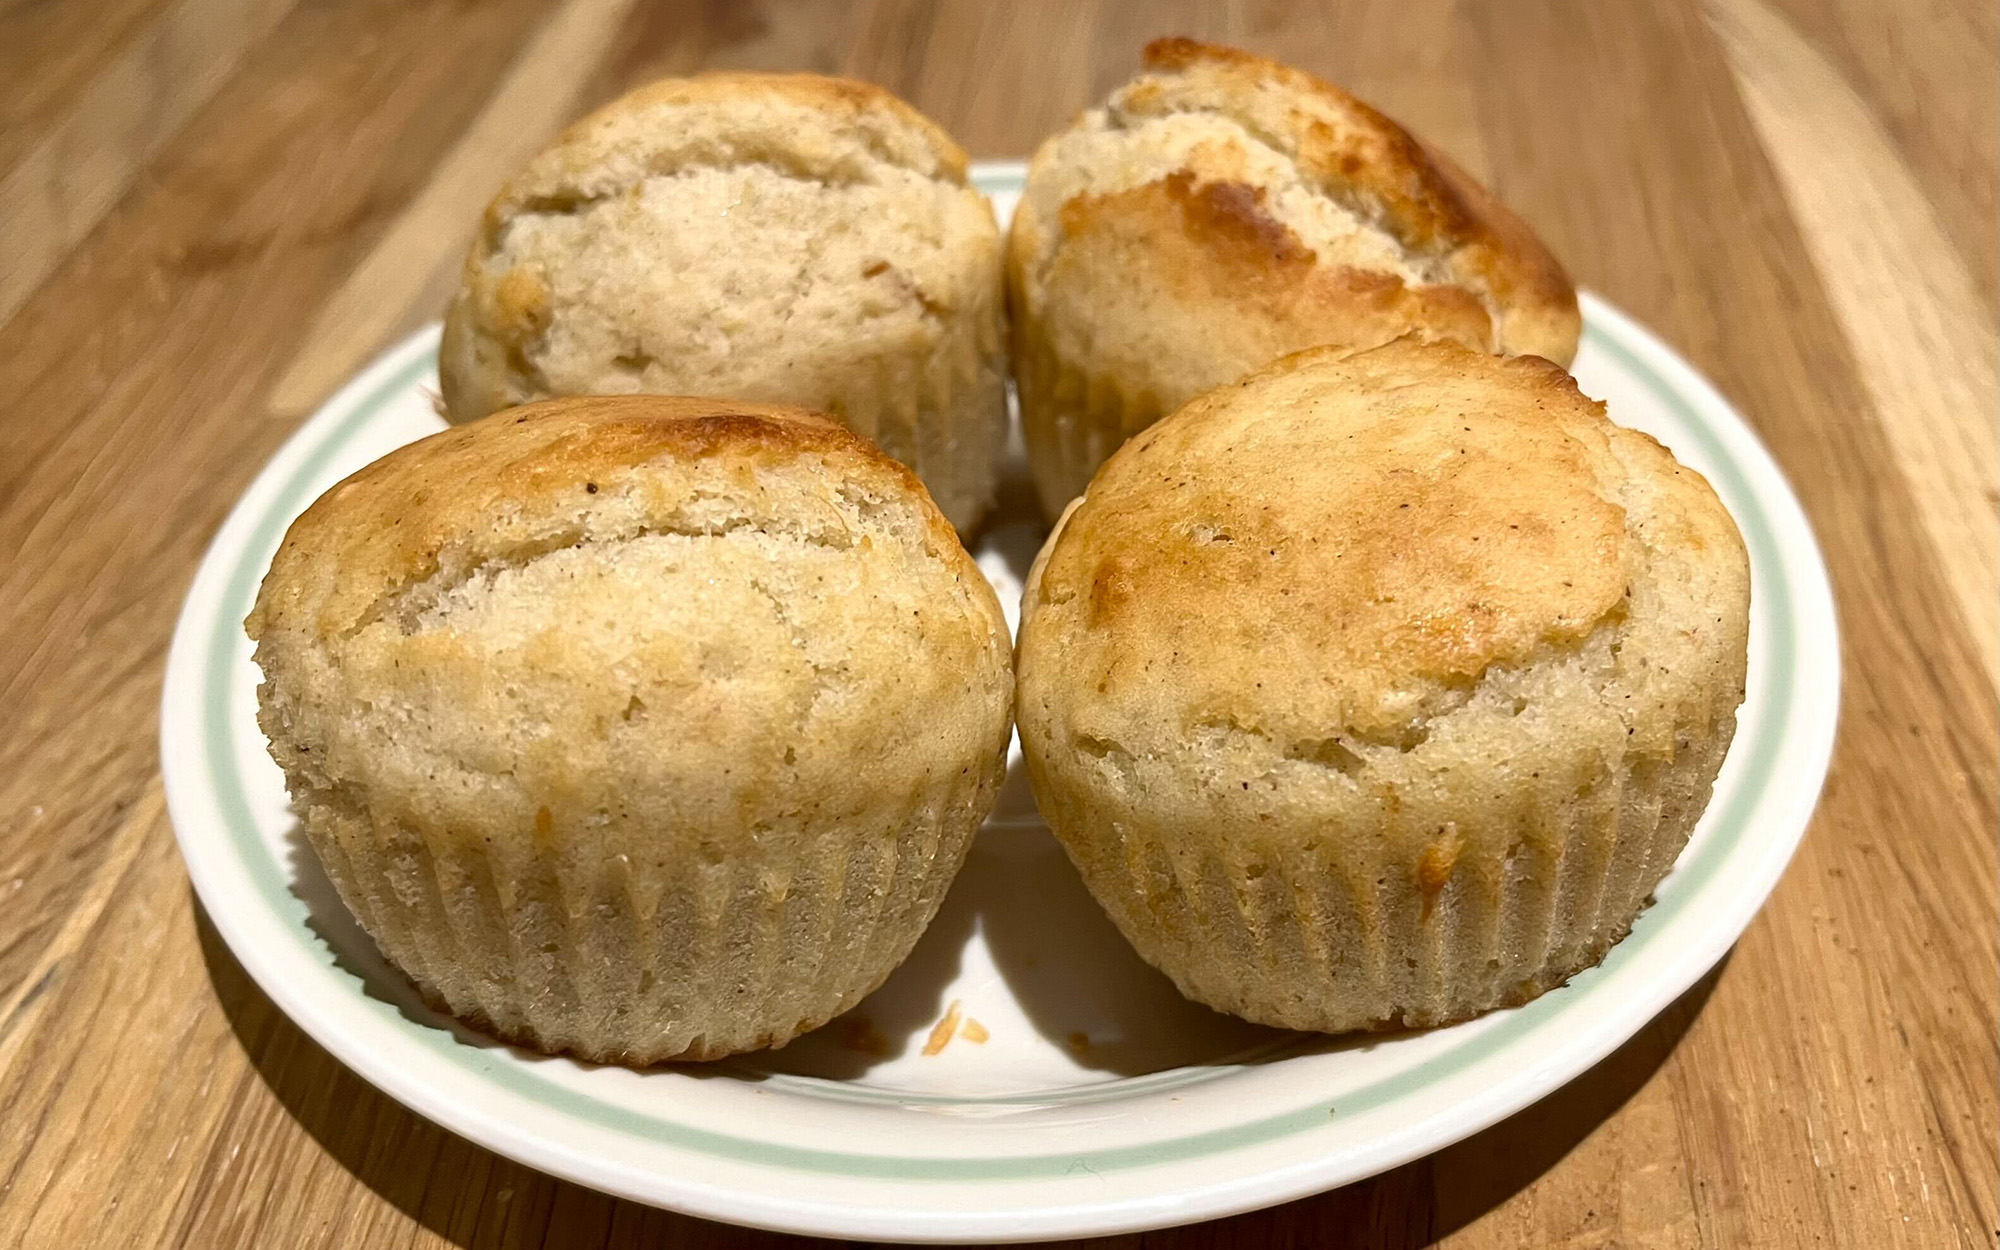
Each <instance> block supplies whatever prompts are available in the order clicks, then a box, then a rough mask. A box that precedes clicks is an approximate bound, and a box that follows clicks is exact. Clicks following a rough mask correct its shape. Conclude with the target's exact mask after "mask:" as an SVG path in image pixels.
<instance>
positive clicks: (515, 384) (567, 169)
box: [439, 73, 1006, 527]
mask: <svg viewBox="0 0 2000 1250" xmlns="http://www.w3.org/2000/svg"><path fill="white" fill-rule="evenodd" d="M701 178H706V179H708V180H709V182H708V183H705V184H703V185H702V186H700V187H698V188H690V187H686V186H680V185H679V184H671V185H672V186H674V187H677V188H678V189H672V190H669V191H667V192H666V193H664V194H663V196H662V202H661V203H653V202H652V201H651V200H650V199H649V197H650V195H651V193H652V192H653V191H654V190H658V189H659V188H660V187H661V186H662V182H661V180H673V179H681V180H683V181H684V180H686V179H701ZM730 179H733V181H729V182H728V185H727V186H724V185H721V184H720V183H718V182H717V181H716V180H730ZM776 192H788V193H790V200H789V201H788V200H787V199H786V197H785V196H782V195H778V194H775V193H776ZM718 196H719V197H720V199H719V200H717V202H716V203H715V204H710V203H709V200H710V199H714V198H715V197H718ZM676 197H678V198H680V199H682V200H683V201H685V202H684V203H683V205H682V208H681V209H680V210H679V212H680V215H679V216H676V215H675V212H676V210H674V209H673V207H672V205H671V201H672V200H674V199H675V198H676ZM704 197H706V198H704ZM857 197H860V198H857ZM794 201H796V202H794ZM806 201H811V202H810V203H807V202H806ZM821 201H823V202H821ZM835 201H839V202H837V203H836V202H835ZM864 201H865V203H864ZM857 205H860V207H857ZM732 206H741V210H740V211H739V212H735V213H734V214H733V217H734V220H732V211H731V208H732ZM689 213H692V214H693V216H692V218H688V219H685V220H684V219H683V218H686V217H687V215H688V214H689ZM854 214H860V215H861V216H862V217H865V218H866V219H867V224H869V231H865V232H863V231H856V230H854V229H852V228H851V227H852V224H853V223H852V217H853V215H854ZM564 219H569V228H568V229H566V230H551V229H550V228H549V227H551V226H552V225H554V224H557V223H561V222H563V221H564ZM828 219H841V220H848V221H849V223H850V228H849V229H848V230H847V234H849V235H852V236H854V237H852V238H849V239H847V240H846V241H845V242H842V241H841V240H839V239H835V240H834V242H833V245H831V246H829V245H828V239H827V238H825V237H821V236H822V235H824V234H825V231H824V230H823V229H822V227H823V226H824V224H825V221H826V220H828ZM524 227H532V233H531V236H530V237H527V238H526V239H525V240H523V238H521V237H519V236H518V231H519V230H521V229H522V228H524ZM746 231H747V232H748V234H747V236H746ZM863 234H866V237H865V238H863V237H862V235H863ZM746 237H750V238H753V239H754V240H755V242H754V244H746V243H745V242H744V239H745V238H746ZM749 253H754V255H750V254H749ZM793 260H796V261H797V272H796V273H794V272H793V266H792V264H791V262H792V261H793ZM779 262H783V263H779ZM1000 263H1001V262H1000V240H999V232H998V227H997V225H996V224H995V222H994V219H993V214H992V210H991V206H990V205H989V204H988V203H987V202H986V200H985V197H984V196H982V195H980V194H979V193H978V192H977V191H976V190H973V189H972V188H970V187H969V186H967V184H966V158H965V153H964V152H963V150H961V149H960V148H959V147H958V145H957V144H955V143H954V142H953V141H952V140H951V138H950V136H949V135H947V134H946V133H945V132H944V131H943V130H942V129H941V128H939V127H938V126H937V124H936V123H935V122H933V121H931V120H930V119H929V118H927V117H925V116H924V115H923V114H921V113H919V112H918V111H917V110H916V109H914V108H912V107H911V106H910V105H909V104H907V103H905V102H904V101H902V100H900V99H898V98H897V97H896V96H894V95H893V94H891V93H890V92H888V91H885V90H883V89H882V88H880V87H876V86H874V85H872V84H869V83H863V82H857V81H852V80H848V79H840V78H830V77H822V76H820V75H814V74H759V73H709V74H702V75H699V76H696V77H692V78H678V79H667V80H663V81H660V82H656V83H653V84H650V85H647V86H644V87H640V88H638V89H636V90H634V91H632V92H630V93H628V94H627V95H625V96H622V97H620V98H619V99H617V100H614V101H612V102H611V103H609V104H607V105H605V106H604V107H603V108H601V109H599V110H598V111H597V112H595V113H593V114H591V115H590V116H588V117H586V118H584V119H583V120H581V121H579V122H577V123H575V124H574V125H572V126H571V127H569V128H568V129H567V130H565V131H564V132H563V133H562V134H561V135H560V136H558V137H557V138H556V139H555V140H554V141H553V142H552V143H551V144H550V145H549V146H548V147H547V148H545V149H544V150H543V151H542V152H541V153H540V154H538V155H537V156H536V157H535V158H534V159H533V160H531V161H530V162H529V163H528V164H527V166H526V167H525V168H523V169H522V170H521V171H520V172H519V173H517V174H516V175H515V176H514V177H513V178H511V179H510V180H509V181H508V183H507V184H506V185H505V186H504V187H503V188H502V189H501V190H500V192H499V193H498V194H497V195H496V196H495V197H494V198H493V200H492V201H491V203H489V204H488V206H487V208H486V210H485V212H484V214H483V216H482V219H481V228H480V230H479V232H478V234H477V236H476V237H475V239H474V241H473V244H472V247H471V248H470V250H469V251H468V253H467V256H466V260H465V264H464V267H463V273H462V277H461V280H460V285H459V290H458V292H457V293H456V295H455V296H454V298H453V300H452V302H451V304H450V306H449V307H448V308H447V310H446V315H445V324H444V333H443V338H442V341H441V343H440V346H439V381H440V389H441V392H442V395H443V400H444V407H445V411H446V415H447V417H448V418H449V419H450V420H453V421H469V420H474V419H477V418H479V417H482V416H485V415H487V414H488V413H491V412H495V411H498V410H499V409H501V408H505V407H509V406H512V405H517V404H521V403H527V402H532V401H534V400H538V399H544V398H549V397H552V396H558V395H564V394H629V393H639V392H646V393H654V394H705V395H718V396H723V397H730V398H744V399H750V400H755V401H760V402H775V403H786V404H799V405H802V406H805V407H809V408H812V409H815V410H821V411H827V412H830V413H832V414H833V415H834V416H836V417H837V418H839V419H841V420H842V421H844V422H845V423H847V424H848V425H850V426H851V427H853V428H855V429H857V430H858V431H859V432H860V433H862V434H863V435H865V436H867V437H870V438H872V439H874V440H875V441H876V442H878V443H880V444H881V445H882V446H883V447H885V448H886V449H887V450H888V451H889V452H890V454H891V455H893V456H895V457H897V458H898V459H901V460H904V461H905V462H908V463H911V464H912V465H914V466H915V467H916V468H917V470H918V471H919V473H920V474H921V475H923V476H924V478H925V480H926V481H927V482H928V483H929V485H930V487H931V490H932V494H933V497H934V498H935V499H936V500H937V502H938V504H939V506H940V507H941V508H943V509H944V511H945V513H946V515H947V516H948V517H949V518H950V519H951V520H952V521H953V523H954V524H955V525H958V526H961V527H970V525H971V524H972V523H973V522H974V521H976V520H977V518H978V516H979V514H980V513H981V512H982V511H983V509H984V508H985V506H986V505H987V503H988V502H990V496H991V493H992V490H993V484H994V480H995V477H996V475H997V464H998V460H999V457H1000V454H1001V450H1002V447H1003V444H1004V440H1005V425H1006V408H1005V382H1004V378H1003V374H1002V369H1003V358H1004V355H1005V341H1004V340H1005V325H1004V297H1003V295H1002V293H1001V288H1000V275H999V270H1000ZM662 275H667V276H670V277H671V281H665V280H664V279H663V277H662ZM815 288H823V289H818V290H815ZM807 298H811V299H812V309H811V315H810V317H809V318H808V317H803V316H802V317H800V318H798V320H796V321H794V320H793V314H794V313H796V312H799V310H800V307H801V305H800V301H801V300H802V299H807ZM760 327H761V328H760Z"/></svg>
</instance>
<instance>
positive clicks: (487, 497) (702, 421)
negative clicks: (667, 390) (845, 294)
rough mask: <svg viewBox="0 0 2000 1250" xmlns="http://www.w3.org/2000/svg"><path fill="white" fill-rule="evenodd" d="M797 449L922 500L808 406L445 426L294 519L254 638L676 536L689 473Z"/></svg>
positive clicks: (638, 407)
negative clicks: (484, 576)
mask: <svg viewBox="0 0 2000 1250" xmlns="http://www.w3.org/2000/svg"><path fill="white" fill-rule="evenodd" d="M807 455H810V456H811V457H812V458H813V459H814V460H815V461H817V462H818V463H819V464H820V465H822V466H826V467H830V468H832V469H834V470H835V471H836V472H838V473H840V474H842V475H845V476H848V477H851V478H853V479H854V480H856V481H859V482H862V483H866V484H867V485H868V486H869V487H870V488H871V489H873V490H875V491H878V492H881V493H884V494H888V495H892V496H904V495H917V496H920V497H921V496H922V495H923V486H922V484H921V483H920V482H918V480H917V478H916V475H915V474H913V473H911V472H910V471H909V469H907V468H905V467H904V466H903V465H901V464H899V463H897V462H896V461H894V460H892V459H890V458H889V457H888V456H886V455H884V454H882V452H881V451H880V449H878V448H877V447H876V446H875V445H874V444H873V443H870V442H868V441H867V440H866V439H863V438H861V437H859V436H858V435H856V434H854V433H852V432H851V431H849V430H848V429H846V428H845V427H844V426H842V425H840V424H839V423H838V422H836V421H834V420H832V419H831V418H829V417H825V416H822V415H820V414H818V413H814V412H809V411H807V410H805V409H803V408H789V407H784V406H780V405H770V404H748V403H732V402H729V401H724V400H712V399H690V398H683V397H676V396H650V395H645V396H641V395H632V396H601V397H572V398H564V399H551V400H544V401H542V402H540V403H534V404H524V405H522V406H520V407H518V408H512V409H509V410H507V411H505V412H503V413H496V414H494V415H493V416H492V417H488V418H486V419H485V420H482V421H476V422H472V423H470V424H467V425H462V426H454V427H453V428H451V429H448V430H445V431H442V432H441V433H438V434H433V435H431V436H430V437H429V438H425V439H421V440H419V441H418V442H416V443H412V444H410V445H409V446H406V447H403V448H400V449H398V450H397V451H395V452H393V453H391V454H390V455H387V456H384V457H383V458H382V459H380V460H377V461H375V462H374V463H373V464H370V465H368V466H367V467H365V468H363V469H361V470H360V471H359V472H357V473H355V474H353V475H352V476H351V477H348V478H347V479H346V480H344V481H342V482H340V483H339V484H338V485H336V486H334V487H333V488H332V489H331V490H329V491H327V492H326V494H324V495H322V496H320V498H319V499H318V500H317V501H315V502H314V503H313V505H312V506H311V507H310V508H308V509H307V510H306V511H305V513H304V514H303V515H301V516H300V517H299V519H298V520H297V521H296V522H294V523H293V525H292V527H291V529H290V530H289V531H288V532H287V533H286V535H285V541H284V545H283V546H282V547H280V548H279V551H278V554H277V556H276V557H275V558H274V559H273V561H272V565H271V574H270V579H269V585H271V586H272V587H273V589H274V590H275V591H276V593H274V594H268V595H265V596H261V597H260V598H259V600H258V603H257V608H256V611H255V612H253V613H252V615H251V617H250V620H249V622H248V627H249V629H250V635H251V637H252V638H256V637H258V636H259V634H260V632H261V631H262V630H263V629H265V628H268V627H273V626H285V625H292V626H303V627H305V628H307V629H309V630H311V631H312V632H314V633H316V634H318V635H320V636H324V637H334V636H343V635H351V634H352V633H354V632H355V631H357V630H358V629H360V628H362V627H364V626H365V625H367V624H369V623H370V622H372V621H373V620H377V619H381V618H382V617H384V616H385V615H389V614H392V613H396V612H408V611H418V610H421V609H422V608H423V607H424V606H428V603H429V602H430V601H432V600H434V599H435V598H436V596H437V595H438V594H439V593H441V592H440V589H439V588H440V587H441V586H448V585H455V584H459V583H462V582H464V581H465V580H466V579H467V578H468V577H471V576H473V575H474V574H475V573H476V572H478V571H480V570H487V569H492V568H494V567H496V566H503V565H508V564H514V565H518V564H521V563H525V562H526V561H528V560H531V559H533V558H534V557H536V556H538V555H541V554H545V553H547V552H549V551H552V550H556V549H558V548H561V547H567V546H577V545H583V544H587V543H591V542H596V541H601V540H606V539H613V540H615V539H617V538H619V537H623V536H629V535H632V534H639V533H657V532H670V531H672V530H673V529H675V528H676V527H678V526H680V525H681V524H682V522H681V521H679V520H675V519H672V514H673V513H674V511H675V510H676V506H677V505H678V504H680V503H681V502H683V500H684V499H685V498H687V497H690V496H697V495H698V492H699V488H698V487H695V486H694V484H693V479H697V478H699V477H701V476H705V475H706V474H705V471H704V469H703V467H702V462H704V461H711V462H722V463H725V464H727V465H730V466H731V467H732V470H733V472H734V473H735V474H736V475H738V476H739V477H741V478H743V479H745V480H746V482H747V480H748V479H750V478H751V477H752V476H753V475H754V474H755V473H756V472H758V471H760V470H773V469H776V470H779V471H782V470H783V469H784V468H785V467H786V466H787V465H789V464H790V463H792V462H794V461H797V460H799V459H800V458H801V457H802V456H807ZM786 511H787V512H790V511H791V510H789V509H788V510H786ZM924 513H925V515H926V520H927V524H928V534H927V536H926V537H927V540H928V542H929V543H930V544H931V545H934V546H935V547H936V548H937V549H938V550H939V551H945V552H949V551H952V550H955V549H957V546H958V540H957V537H956V534H955V533H954V531H953V530H952V529H951V527H950V526H949V525H948V524H946V523H945V521H944V519H943V518H942V517H941V516H938V515H936V511H935V509H931V508H926V509H924ZM759 524H761V525H770V526H774V527H778V528H790V529H793V530H795V531H797V532H799V533H801V534H803V535H805V536H807V537H809V538H811V537H825V534H826V532H827V531H829V530H831V529H835V528H838V527H839V526H841V524H842V522H841V519H840V518H839V517H838V515H837V514H836V513H834V512H833V511H831V510H827V511H824V512H822V513H819V514H817V515H815V514H813V513H810V512H805V513H793V514H791V515H778V514H776V513H775V512H774V514H773V515H771V516H768V517H761V518H759ZM700 528H701V527H700V526H699V525H697V531H698V532H699V531H700ZM398 596H410V597H411V598H410V601H409V602H399V601H398ZM419 599H421V600H423V602H422V603H419V602H417V601H416V600H419ZM305 614H310V615H309V616H307V615H305Z"/></svg>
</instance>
